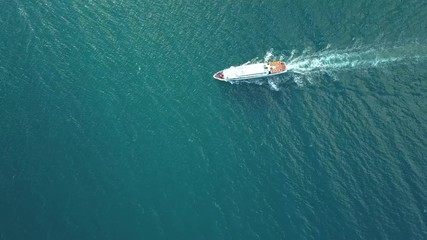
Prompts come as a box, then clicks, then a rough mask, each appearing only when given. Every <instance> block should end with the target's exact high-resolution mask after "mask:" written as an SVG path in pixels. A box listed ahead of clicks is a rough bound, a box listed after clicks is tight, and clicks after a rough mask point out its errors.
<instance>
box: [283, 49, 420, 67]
mask: <svg viewBox="0 0 427 240" xmlns="http://www.w3.org/2000/svg"><path fill="white" fill-rule="evenodd" d="M425 58H427V45H421V44H418V43H414V44H409V45H404V46H393V47H358V48H357V47H355V48H350V49H344V50H333V49H329V48H326V49H325V50H323V51H320V52H315V53H310V51H304V52H303V53H302V54H298V53H297V52H296V51H292V52H291V54H290V57H289V58H288V59H287V65H288V70H289V71H290V72H295V73H299V74H313V73H322V72H323V73H330V72H338V71H350V70H359V69H366V68H384V67H389V66H391V65H394V64H407V63H414V62H418V61H420V60H422V61H423V60H425Z"/></svg>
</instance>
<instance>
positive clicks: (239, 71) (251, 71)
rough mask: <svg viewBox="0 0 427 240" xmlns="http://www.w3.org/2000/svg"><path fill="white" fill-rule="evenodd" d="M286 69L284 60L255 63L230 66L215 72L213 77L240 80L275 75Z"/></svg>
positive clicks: (224, 79) (222, 79)
mask: <svg viewBox="0 0 427 240" xmlns="http://www.w3.org/2000/svg"><path fill="white" fill-rule="evenodd" d="M286 71H287V68H286V63H285V62H282V61H274V62H268V63H253V64H246V65H241V66H232V67H229V68H227V69H224V70H222V71H219V72H217V73H215V74H214V75H213V78H215V79H216V80H220V81H240V80H248V79H253V78H263V77H270V76H275V75H279V74H282V73H285V72H286Z"/></svg>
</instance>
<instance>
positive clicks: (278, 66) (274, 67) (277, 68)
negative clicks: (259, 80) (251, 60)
mask: <svg viewBox="0 0 427 240" xmlns="http://www.w3.org/2000/svg"><path fill="white" fill-rule="evenodd" d="M268 65H270V67H271V68H270V73H271V74H273V73H279V72H284V71H285V70H286V65H285V63H283V62H279V61H277V62H269V63H268Z"/></svg>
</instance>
